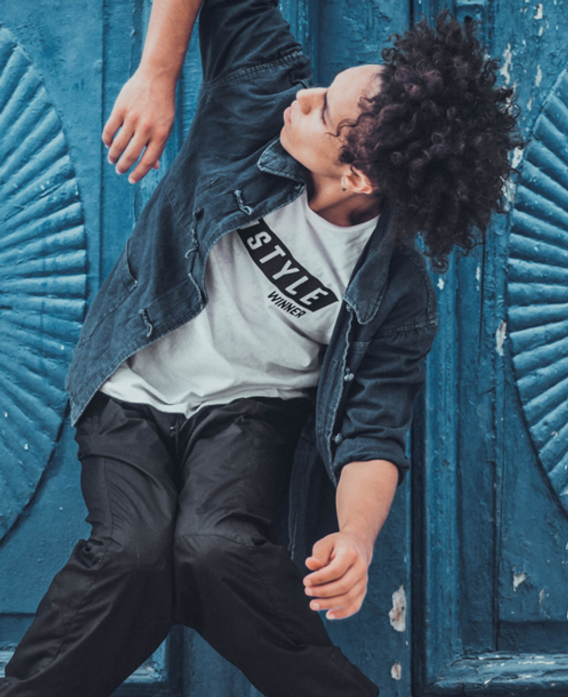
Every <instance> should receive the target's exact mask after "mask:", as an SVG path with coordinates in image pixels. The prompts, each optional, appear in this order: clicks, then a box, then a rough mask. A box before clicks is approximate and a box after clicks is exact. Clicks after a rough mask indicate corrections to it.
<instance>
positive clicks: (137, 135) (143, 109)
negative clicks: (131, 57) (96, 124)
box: [102, 68, 175, 184]
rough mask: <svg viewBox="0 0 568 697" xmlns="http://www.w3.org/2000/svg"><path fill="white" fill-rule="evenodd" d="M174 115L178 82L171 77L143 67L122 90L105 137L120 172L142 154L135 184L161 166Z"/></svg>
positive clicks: (132, 180)
mask: <svg viewBox="0 0 568 697" xmlns="http://www.w3.org/2000/svg"><path fill="white" fill-rule="evenodd" d="M174 114H175V81H172V78H171V76H168V75H166V76H164V75H155V74H153V73H150V72H148V71H146V72H145V71H143V70H141V69H140V68H139V69H138V70H137V71H136V72H135V73H134V75H133V76H132V77H131V78H130V80H128V82H127V83H126V84H125V85H124V87H123V88H122V90H121V91H120V94H119V95H118V98H117V100H116V102H115V104H114V108H113V110H112V113H111V115H110V118H109V120H108V121H107V123H106V125H105V127H104V130H103V135H102V139H103V142H104V144H105V145H106V146H107V148H109V152H108V161H109V162H110V163H111V164H112V165H114V164H116V171H117V173H118V174H124V173H125V172H127V171H128V170H129V169H130V168H131V167H132V165H133V164H134V163H135V162H136V161H137V160H138V158H139V157H140V155H142V157H141V158H140V161H139V162H138V164H137V165H136V167H135V168H134V170H133V171H132V172H131V173H130V176H129V177H128V181H129V182H130V183H131V184H136V183H137V182H139V181H140V180H141V179H142V178H143V177H145V176H146V174H147V173H148V172H149V171H150V170H151V169H152V168H154V169H158V168H159V166H160V165H159V160H160V157H161V156H162V153H163V152H164V148H165V147H166V142H167V140H168V137H169V135H170V133H171V131H172V127H173V124H174ZM119 129H120V131H119ZM117 131H118V133H117ZM143 151H144V152H143ZM142 152H143V154H142Z"/></svg>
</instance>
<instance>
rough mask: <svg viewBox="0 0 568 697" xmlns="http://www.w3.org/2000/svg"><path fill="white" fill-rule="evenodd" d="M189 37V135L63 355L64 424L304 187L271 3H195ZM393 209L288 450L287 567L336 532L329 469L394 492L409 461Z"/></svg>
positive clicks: (198, 301) (360, 270)
mask: <svg viewBox="0 0 568 697" xmlns="http://www.w3.org/2000/svg"><path fill="white" fill-rule="evenodd" d="M199 34H200V48H201V56H202V65H203V81H202V85H201V88H200V91H199V95H198V101H197V109H196V113H195V117H194V120H193V122H192V126H191V129H190V131H189V133H188V135H187V138H186V139H185V142H184V144H183V146H182V148H181V150H180V152H179V154H178V156H177V157H176V159H175V160H174V162H173V163H172V165H171V166H170V167H169V168H168V170H167V172H166V173H165V175H164V177H163V179H162V180H161V181H160V183H159V184H158V186H157V187H156V189H155V191H154V192H153V195H152V196H151V198H150V200H149V202H148V203H147V205H146V206H145V208H144V209H143V211H142V213H141V215H140V217H139V219H138V221H137V223H136V225H135V227H134V230H133V232H132V234H131V236H130V238H129V239H128V241H127V243H126V246H125V248H124V249H123V251H122V253H121V254H120V256H119V258H118V260H117V261H116V264H115V266H114V267H113V269H112V271H111V272H110V274H109V275H108V277H107V278H106V280H105V281H104V283H103V284H102V286H101V288H100V289H99V291H98V293H97V295H96V297H95V299H94V301H93V303H92V305H91V307H90V309H89V312H88V313H87V316H86V319H85V322H84V324H83V327H82V331H81V334H80V337H79V341H78V344H77V346H76V348H75V350H74V353H73V359H72V362H71V365H70V368H69V372H68V375H67V381H66V387H67V389H68V392H69V395H70V402H71V421H72V424H73V425H75V424H76V422H77V420H78V419H79V417H80V415H81V414H82V412H83V411H84V409H85V407H86V405H87V404H88V403H89V401H90V400H91V398H92V397H93V395H94V394H95V392H96V391H97V390H98V388H99V387H100V386H101V385H102V384H103V383H104V382H105V380H106V379H107V378H108V377H109V376H110V375H111V374H112V373H113V372H114V371H115V370H116V368H117V367H118V366H119V365H120V364H121V363H122V362H123V361H124V360H125V359H127V358H128V357H130V356H132V355H133V354H134V353H136V352H137V351H139V350H140V349H142V348H144V347H145V346H148V345H149V344H150V343H152V342H154V341H157V340H158V339H160V338H161V337H163V336H165V335H166V334H167V333H168V332H171V331H172V330H174V329H176V328H177V327H179V326H180V325H182V324H184V323H185V322H188V321H190V320H191V319H192V318H194V317H195V316H196V315H197V314H199V312H201V310H203V308H204V306H205V304H206V302H207V296H206V292H205V287H204V275H205V264H206V260H207V256H208V254H209V252H210V251H211V248H212V247H213V245H214V244H215V243H216V242H217V241H218V240H219V239H220V238H221V237H222V236H223V235H224V234H226V233H228V232H230V231H233V230H235V229H236V228H238V227H240V226H243V225H244V224H247V223H250V222H252V221H255V220H257V219H259V218H261V217H263V216H265V215H267V214H268V213H270V212H271V211H274V210H275V209H277V208H280V207H281V206H285V205H286V204H288V203H290V202H291V201H293V200H294V199H295V198H297V197H298V196H299V195H300V194H301V192H302V191H304V189H305V187H306V171H305V170H304V168H303V167H302V165H300V164H299V163H298V162H297V161H296V160H295V159H294V158H292V157H291V156H290V155H289V154H288V153H287V152H286V151H285V150H284V149H283V148H282V146H281V145H280V141H279V133H280V130H281V127H282V124H283V119H282V114H283V111H284V109H285V108H286V107H287V106H289V105H290V104H291V102H292V101H293V99H294V98H295V94H296V92H297V91H298V90H299V89H301V88H302V87H310V86H311V85H312V76H311V72H310V67H309V65H310V64H309V60H308V59H307V58H306V57H305V56H304V55H303V54H302V51H301V47H300V45H299V44H298V43H297V42H296V40H295V39H294V37H293V36H292V34H291V33H290V30H289V25H288V24H287V23H286V22H285V21H284V19H283V18H282V16H281V14H280V12H279V11H278V9H277V7H276V2H273V1H272V0H232V1H231V2H226V0H208V1H206V2H205V4H204V6H203V8H202V11H201V15H200V21H199ZM394 214H395V213H394V212H393V211H392V210H391V208H390V206H389V204H388V201H387V202H386V203H385V205H384V206H383V211H382V213H381V216H380V218H379V222H378V225H377V227H376V229H375V230H374V232H373V234H372V235H371V237H370V239H369V241H368V243H367V245H366V247H365V249H364V250H363V252H362V254H361V256H360V258H359V260H358V262H357V265H356V267H355V269H354V271H353V274H352V276H351V280H350V282H349V285H348V287H347V290H346V292H345V295H344V297H343V299H342V302H341V307H340V311H339V315H338V318H337V321H336V323H335V326H334V330H333V334H332V338H331V341H330V343H329V345H328V347H327V349H326V351H325V354H324V355H323V357H322V366H321V373H320V378H319V382H318V387H317V393H316V394H315V397H314V401H315V410H314V413H313V415H312V417H310V419H309V420H308V423H307V424H306V427H305V428H304V431H303V433H302V436H301V438H300V440H299V443H298V446H297V449H296V455H295V461H294V466H293V470H292V478H291V484H290V491H289V497H288V500H287V504H288V516H287V521H286V520H285V519H284V525H283V526H282V525H281V526H280V528H279V529H280V530H285V531H286V532H285V533H284V539H285V540H286V543H287V544H288V549H289V551H290V552H291V554H292V556H293V558H294V560H295V561H296V562H297V563H298V564H299V563H300V562H301V561H302V560H303V558H304V557H305V555H306V552H309V550H310V548H311V544H313V542H314V541H315V539H317V537H318V536H321V535H322V534H327V533H328V532H331V531H333V530H334V529H337V518H336V513H335V505H334V497H333V492H334V489H335V486H337V483H338V481H339V475H340V472H341V469H342V467H343V466H344V465H345V464H347V463H349V462H352V461H367V460H374V459H383V460H389V461H390V462H392V463H394V464H395V465H396V466H397V468H398V469H399V484H400V483H401V482H402V480H403V478H404V475H405V473H406V471H407V469H408V467H409V464H408V460H407V458H406V455H405V443H404V441H405V435H406V433H407V430H408V428H409V425H410V421H411V417H412V408H413V402H414V398H415V396H416V393H417V392H418V390H419V388H420V386H421V384H422V382H423V380H424V358H425V356H426V355H427V353H428V351H429V350H430V347H431V345H432V341H433V339H434V335H435V332H436V325H437V316H436V300H435V292H434V289H433V286H432V283H431V281H430V278H429V275H428V272H427V269H426V265H425V262H424V259H423V257H422V255H421V254H420V252H419V251H418V250H417V249H416V248H414V247H408V246H406V247H403V246H400V245H397V244H396V243H395V240H394V236H393V233H392V219H393V216H394ZM188 370H191V356H188ZM325 473H327V476H325ZM279 534H282V533H279ZM302 566H303V565H302Z"/></svg>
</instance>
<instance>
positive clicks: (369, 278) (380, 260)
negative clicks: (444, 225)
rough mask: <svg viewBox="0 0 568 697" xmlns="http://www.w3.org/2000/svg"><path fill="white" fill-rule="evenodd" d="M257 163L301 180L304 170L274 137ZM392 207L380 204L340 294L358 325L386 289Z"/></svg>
mask: <svg viewBox="0 0 568 697" xmlns="http://www.w3.org/2000/svg"><path fill="white" fill-rule="evenodd" d="M257 166H258V168H259V169H260V170H262V171H263V172H268V173H269V174H276V175H277V176H281V177H286V178H287V179H292V180H293V181H296V182H298V183H300V182H301V183H305V181H306V170H305V168H304V166H303V165H301V164H300V163H299V162H298V161H297V160H295V159H294V158H293V157H292V156H291V155H290V154H289V153H288V152H286V150H284V148H283V147H282V144H281V143H280V138H279V137H278V138H276V139H275V140H273V141H272V142H271V143H269V145H268V146H267V147H266V148H265V149H264V151H263V152H262V154H261V156H260V158H259V160H258V162H257ZM392 218H393V216H392V210H391V206H390V204H389V203H388V201H387V200H385V202H384V204H383V208H382V211H381V215H380V217H379V221H378V223H377V227H376V228H375V230H374V231H373V234H372V235H371V237H370V239H369V242H368V243H367V246H366V247H365V249H364V250H363V253H362V254H361V256H360V257H359V260H358V261H357V264H356V266H355V269H354V270H353V274H352V276H351V280H350V282H349V285H348V286H347V290H346V291H345V294H344V296H343V299H344V300H345V302H346V303H347V304H348V305H349V306H350V307H351V308H352V309H353V311H354V312H355V315H356V317H357V321H358V322H359V323H360V324H367V323H368V322H370V321H371V320H372V319H373V317H374V316H375V315H376V314H377V311H378V309H379V306H380V304H381V300H382V299H383V295H384V293H385V290H386V286H387V281H388V272H389V266H390V259H391V255H392V252H393V249H394V231H393V227H394V226H393V224H392Z"/></svg>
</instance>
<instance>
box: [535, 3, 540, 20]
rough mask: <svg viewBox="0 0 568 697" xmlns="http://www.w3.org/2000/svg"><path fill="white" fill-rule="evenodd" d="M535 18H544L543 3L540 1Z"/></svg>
mask: <svg viewBox="0 0 568 697" xmlns="http://www.w3.org/2000/svg"><path fill="white" fill-rule="evenodd" d="M534 18H535V19H542V3H541V2H539V3H538V5H537V8H536V14H535V16H534Z"/></svg>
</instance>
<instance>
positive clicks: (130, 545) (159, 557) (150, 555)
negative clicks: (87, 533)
mask: <svg viewBox="0 0 568 697" xmlns="http://www.w3.org/2000/svg"><path fill="white" fill-rule="evenodd" d="M101 544H102V546H103V547H104V549H103V550H100V551H98V553H99V554H100V553H101V552H102V565H103V566H104V567H105V568H107V569H111V570H112V571H122V570H124V571H127V570H132V569H136V568H139V569H147V568H155V569H159V568H167V569H171V565H172V555H173V533H172V528H171V525H164V526H160V525H155V526H152V527H150V526H148V527H145V528H137V529H130V530H121V531H120V532H116V531H113V533H112V534H111V535H110V536H109V537H107V538H106V539H103V540H100V539H99V540H97V539H95V538H90V539H89V541H88V542H87V545H86V547H85V548H84V549H83V555H85V554H88V553H89V550H90V549H93V548H96V547H98V546H100V545H101Z"/></svg>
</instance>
